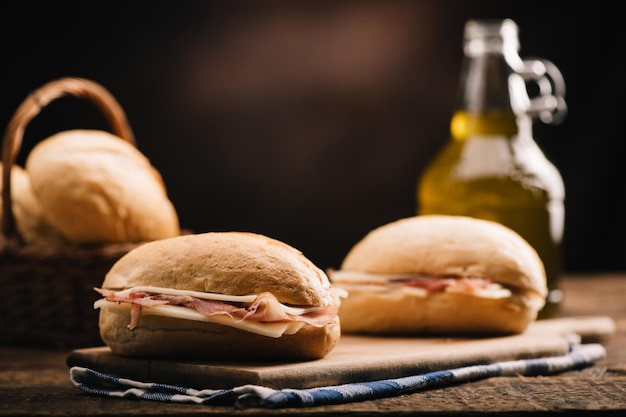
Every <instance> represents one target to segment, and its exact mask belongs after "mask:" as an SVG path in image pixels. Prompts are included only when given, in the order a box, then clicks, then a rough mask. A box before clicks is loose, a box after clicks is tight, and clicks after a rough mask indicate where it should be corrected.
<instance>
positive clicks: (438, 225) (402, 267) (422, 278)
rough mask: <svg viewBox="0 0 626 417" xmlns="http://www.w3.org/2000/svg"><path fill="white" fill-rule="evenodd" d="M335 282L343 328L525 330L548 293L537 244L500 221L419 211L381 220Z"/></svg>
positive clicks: (454, 331) (372, 330)
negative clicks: (341, 297)
mask: <svg viewBox="0 0 626 417" xmlns="http://www.w3.org/2000/svg"><path fill="white" fill-rule="evenodd" d="M328 275H329V276H330V279H331V282H332V284H333V286H335V287H337V288H341V289H344V290H345V291H347V293H348V296H347V298H345V299H344V300H342V303H341V307H340V309H339V316H340V317H341V325H342V331H343V332H345V333H369V334H405V335H406V334H413V335H459V336H460V335H504V334H517V333H522V332H523V331H524V330H525V329H526V328H527V326H528V325H529V324H530V323H532V322H533V321H534V320H536V318H537V314H538V312H539V310H540V309H541V308H542V307H543V306H544V304H545V300H546V295H547V284H546V275H545V270H544V266H543V263H542V261H541V259H540V258H539V256H538V255H537V252H536V251H535V250H534V249H533V248H532V247H531V246H530V245H529V243H528V242H527V241H526V240H525V239H524V238H522V237H521V236H520V235H519V234H518V233H516V232H515V231H513V230H511V229H510V228H508V227H506V226H503V225H501V224H499V223H496V222H493V221H489V220H480V219H476V218H472V217H465V216H452V215H420V216H414V217H409V218H403V219H400V220H397V221H394V222H391V223H388V224H385V225H383V226H380V227H378V228H376V229H374V230H372V231H370V232H369V233H368V234H366V235H365V236H364V237H363V238H362V239H361V240H360V241H358V242H357V243H356V244H355V245H354V246H353V247H352V248H351V249H350V250H349V252H348V253H347V255H346V256H345V258H344V259H343V261H342V264H341V267H340V268H339V269H337V270H329V271H328Z"/></svg>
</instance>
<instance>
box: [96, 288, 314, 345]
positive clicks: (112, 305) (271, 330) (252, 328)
mask: <svg viewBox="0 0 626 417" xmlns="http://www.w3.org/2000/svg"><path fill="white" fill-rule="evenodd" d="M205 298H206V297H205ZM94 308H101V309H103V308H107V309H112V310H120V311H126V312H128V313H129V314H130V309H131V304H130V303H118V302H114V301H107V300H105V299H104V298H102V299H100V300H97V301H96V302H95V303H94ZM141 314H142V315H144V314H146V315H154V316H163V317H171V318H176V319H181V320H194V321H202V322H206V323H216V324H222V325H225V326H230V327H234V328H237V329H240V330H245V331H247V332H251V333H256V334H259V335H262V336H268V337H274V338H279V337H281V336H282V335H283V334H294V333H296V332H297V331H298V330H300V329H301V328H302V326H304V322H301V321H296V322H289V323H259V322H256V321H250V320H237V319H234V318H232V317H231V316H229V315H228V314H226V313H224V314H220V313H218V314H213V315H210V316H205V315H204V314H202V313H200V312H198V311H196V310H194V309H192V308H188V307H181V306H173V305H167V304H165V305H159V306H152V307H143V308H142V309H141Z"/></svg>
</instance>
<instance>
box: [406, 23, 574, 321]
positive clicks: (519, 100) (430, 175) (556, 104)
mask: <svg viewBox="0 0 626 417" xmlns="http://www.w3.org/2000/svg"><path fill="white" fill-rule="evenodd" d="M463 49H464V61H463V67H462V72H461V78H460V85H459V98H458V105H457V107H456V109H455V112H454V114H453V115H452V119H451V122H450V134H451V138H450V139H449V140H448V142H447V143H446V144H445V145H444V147H443V149H442V150H441V151H440V153H439V154H438V155H436V156H435V158H434V159H433V160H432V161H431V162H430V164H429V165H428V166H427V167H426V169H425V171H424V172H423V173H422V175H421V177H420V179H419V181H418V184H417V213H418V214H435V213H440V214H455V215H466V216H472V217H478V218H484V219H489V220H495V221H497V222H500V223H502V224H504V225H506V226H508V227H510V228H512V229H513V230H516V231H517V232H518V233H519V234H520V235H522V236H523V237H524V238H525V239H526V240H527V241H528V242H529V243H530V244H531V245H532V246H533V247H534V248H535V249H536V250H537V252H538V253H539V256H540V257H541V259H542V261H543V263H544V266H545V269H546V275H547V280H548V289H549V295H548V297H547V300H546V306H545V307H544V309H543V310H542V311H541V312H540V314H539V317H540V318H547V317H552V316H554V315H555V314H556V312H557V311H558V306H559V304H560V302H561V301H562V298H563V292H562V290H561V287H560V277H561V273H562V271H561V270H562V256H561V251H562V247H561V243H562V242H561V241H562V237H563V229H564V221H565V209H564V198H565V187H564V184H563V179H562V177H561V175H560V174H559V171H558V170H557V169H556V167H555V166H554V165H553V164H552V163H551V162H550V161H549V160H548V159H547V158H546V156H545V155H544V153H543V151H542V150H541V149H540V147H539V146H538V145H537V143H536V142H535V140H534V138H533V131H532V127H533V119H535V118H539V119H540V120H541V121H543V122H545V123H558V122H560V121H561V120H562V118H563V117H564V115H565V113H566V106H565V101H564V99H563V97H564V90H565V86H564V82H563V79H562V77H561V74H560V72H559V71H558V69H557V68H556V67H555V66H554V65H553V64H552V63H550V62H549V61H546V60H540V59H535V60H522V59H521V58H520V56H519V37H518V28H517V25H516V23H515V22H513V21H512V20H510V19H506V20H470V21H468V22H467V23H466V25H465V35H464V48H463ZM533 86H534V87H533ZM533 88H534V90H532V89H533ZM530 91H535V93H536V94H535V95H533V96H532V97H531V95H530Z"/></svg>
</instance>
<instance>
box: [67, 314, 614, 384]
mask: <svg viewBox="0 0 626 417" xmlns="http://www.w3.org/2000/svg"><path fill="white" fill-rule="evenodd" d="M614 332H615V323H614V322H613V320H612V319H611V318H609V317H604V316H598V317H576V318H562V319H550V320H540V321H537V322H535V323H533V324H532V325H531V326H530V327H529V328H528V330H527V331H526V332H524V333H523V334H520V335H514V336H503V337H494V338H421V337H406V338H397V337H393V338H391V337H366V336H352V335H343V336H342V337H341V339H340V340H339V342H338V344H337V346H336V347H335V349H334V350H333V351H332V352H330V353H329V354H328V355H327V356H326V357H324V358H322V359H319V360H314V361H306V362H290V363H246V362H241V363H234V362H192V361H183V362H180V361H173V360H171V361H170V360H149V359H133V358H124V357H120V356H117V355H114V354H113V353H111V351H110V350H109V349H108V348H107V347H94V348H85V349H77V350H74V351H72V352H71V353H70V355H69V356H68V357H67V361H66V362H67V365H68V366H69V367H72V366H83V367H88V368H91V369H94V370H97V371H100V372H104V373H108V374H112V375H116V376H121V377H125V378H130V379H135V380H139V381H144V382H159V383H164V384H171V385H178V386H184V387H189V388H196V389H203V388H210V389H222V388H232V387H236V386H241V385H246V384H254V385H261V386H266V387H271V388H275V389H283V388H313V387H319V386H327V385H338V384H344V383H350V382H359V381H373V380H378V379H388V378H399V377H403V376H408V375H415V374H420V373H425V372H430V371H434V370H441V369H450V368H455V367H460V366H466V365H473V364H484V363H493V362H500V361H507V360H516V359H526V358H535V357H543V356H558V355H563V354H565V353H567V350H568V346H569V342H570V341H571V337H572V335H574V337H577V338H581V339H582V340H586V341H599V340H602V339H604V338H606V337H609V336H611V335H612V334H613V333H614Z"/></svg>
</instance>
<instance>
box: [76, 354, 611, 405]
mask: <svg viewBox="0 0 626 417" xmlns="http://www.w3.org/2000/svg"><path fill="white" fill-rule="evenodd" d="M605 357H606V350H605V348H604V347H603V346H602V345H601V344H596V343H588V344H580V345H576V346H573V347H572V348H571V349H570V351H569V352H568V353H567V354H565V355H563V356H554V357H546V358H535V359H521V360H514V361H506V362H497V363H492V364H486V365H471V366H465V367H460V368H455V369H448V370H441V371H434V372H429V373H426V374H421V375H413V376H408V377H402V378H393V379H384V380H378V381H367V382H355V383H348V384H342V385H333V386H326V387H317V388H309V389H273V388H268V387H263V386H258V385H242V386H239V387H235V388H230V389H219V390H215V389H203V390H196V389H190V388H185V387H179V386H172V385H166V384H159V383H152V382H140V381H134V380H130V379H126V378H120V377H117V376H113V375H107V374H103V373H101V372H98V371H95V370H93V369H88V368H84V367H78V366H74V367H72V368H70V378H71V381H72V383H73V384H74V385H75V386H76V387H78V388H79V389H81V390H82V391H84V392H86V393H88V394H92V395H98V396H106V397H114V398H128V397H131V398H139V399H144V400H153V401H162V402H175V403H197V404H213V405H233V406H234V407H236V408H239V409H244V408H251V407H257V408H272V409H277V408H286V407H314V406H320V405H329V404H345V403H350V402H356V401H366V400H373V399H377V398H385V397H392V396H396V395H401V394H408V393H413V392H417V391H423V390H427V389H431V388H442V387H446V386H451V385H454V384H458V383H460V382H471V381H477V380H481V379H486V378H490V377H496V376H515V375H523V376H538V375H550V374H556V373H560V372H565V371H569V370H574V369H581V368H584V367H587V366H590V365H592V364H594V363H595V362H597V361H599V360H601V359H603V358H605Z"/></svg>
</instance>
